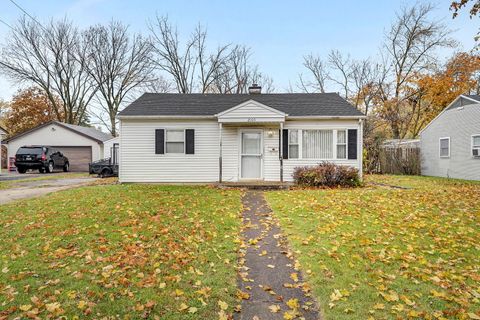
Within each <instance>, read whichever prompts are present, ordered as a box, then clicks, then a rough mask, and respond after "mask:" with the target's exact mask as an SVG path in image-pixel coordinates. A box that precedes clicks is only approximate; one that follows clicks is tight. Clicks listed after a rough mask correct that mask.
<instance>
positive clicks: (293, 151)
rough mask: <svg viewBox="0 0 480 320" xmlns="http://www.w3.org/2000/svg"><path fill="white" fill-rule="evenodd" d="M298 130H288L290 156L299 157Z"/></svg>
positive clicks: (292, 157) (291, 157)
mask: <svg viewBox="0 0 480 320" xmlns="http://www.w3.org/2000/svg"><path fill="white" fill-rule="evenodd" d="M298 150H299V145H298V130H288V157H289V158H290V159H298V153H299V151H298Z"/></svg>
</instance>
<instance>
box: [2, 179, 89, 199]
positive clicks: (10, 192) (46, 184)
mask: <svg viewBox="0 0 480 320" xmlns="http://www.w3.org/2000/svg"><path fill="white" fill-rule="evenodd" d="M95 180H97V178H65V179H58V180H57V179H51V180H37V181H25V182H23V181H22V182H19V183H17V184H15V187H14V188H11V189H5V190H0V205H1V204H6V203H9V202H11V201H15V200H19V199H27V198H35V197H40V196H43V195H46V194H48V193H51V192H56V191H60V190H66V189H71V188H76V187H80V186H83V185H87V184H89V183H91V182H93V181H95Z"/></svg>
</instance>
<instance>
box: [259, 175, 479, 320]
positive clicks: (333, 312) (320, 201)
mask: <svg viewBox="0 0 480 320" xmlns="http://www.w3.org/2000/svg"><path fill="white" fill-rule="evenodd" d="M371 183H382V184H389V185H397V186H403V187H407V188H410V189H407V190H403V189H392V188H389V187H382V186H373V185H372V184H371ZM267 199H268V201H269V203H270V205H271V207H272V209H273V211H274V212H275V214H276V216H277V217H278V219H279V220H280V223H281V225H282V227H283V229H284V232H285V233H286V234H287V236H288V238H289V240H290V243H291V245H292V247H293V251H294V252H295V253H296V256H297V258H298V260H299V262H300V263H301V265H302V268H303V270H304V272H305V273H306V276H307V279H308V281H309V283H310V284H311V286H312V287H313V291H314V293H315V295H316V296H317V298H318V299H319V301H320V304H321V308H322V312H323V313H324V318H325V319H327V320H330V319H335V320H337V319H480V184H479V183H472V182H466V181H460V180H448V179H441V178H426V177H406V176H402V177H398V176H369V177H367V178H366V186H365V187H363V188H357V189H331V190H292V191H289V192H283V191H282V192H269V193H268V194H267Z"/></svg>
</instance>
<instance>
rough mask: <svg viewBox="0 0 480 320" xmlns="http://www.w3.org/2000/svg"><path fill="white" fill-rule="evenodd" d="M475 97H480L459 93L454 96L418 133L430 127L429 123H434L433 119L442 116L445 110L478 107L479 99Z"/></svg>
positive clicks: (479, 105) (479, 104) (435, 119)
mask: <svg viewBox="0 0 480 320" xmlns="http://www.w3.org/2000/svg"><path fill="white" fill-rule="evenodd" d="M477 99H480V96H479V95H463V94H461V95H459V96H458V97H456V98H455V99H454V100H453V101H452V102H450V104H449V105H448V106H446V107H445V108H444V109H443V110H442V111H441V112H440V113H439V114H438V115H437V116H436V117H435V118H433V120H432V121H430V122H429V123H428V124H427V125H426V126H425V128H423V129H422V130H420V132H419V134H422V132H424V131H425V130H427V128H428V127H430V125H431V124H432V123H434V122H435V121H437V119H439V118H440V117H442V116H443V114H444V113H445V112H447V111H451V110H455V109H462V108H464V107H466V106H469V107H470V106H475V107H480V100H477Z"/></svg>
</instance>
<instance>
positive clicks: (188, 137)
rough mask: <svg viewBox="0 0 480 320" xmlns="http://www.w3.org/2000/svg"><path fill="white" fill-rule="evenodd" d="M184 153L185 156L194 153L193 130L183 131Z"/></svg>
mask: <svg viewBox="0 0 480 320" xmlns="http://www.w3.org/2000/svg"><path fill="white" fill-rule="evenodd" d="M185 153H186V154H194V153H195V130H194V129H186V130H185Z"/></svg>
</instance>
